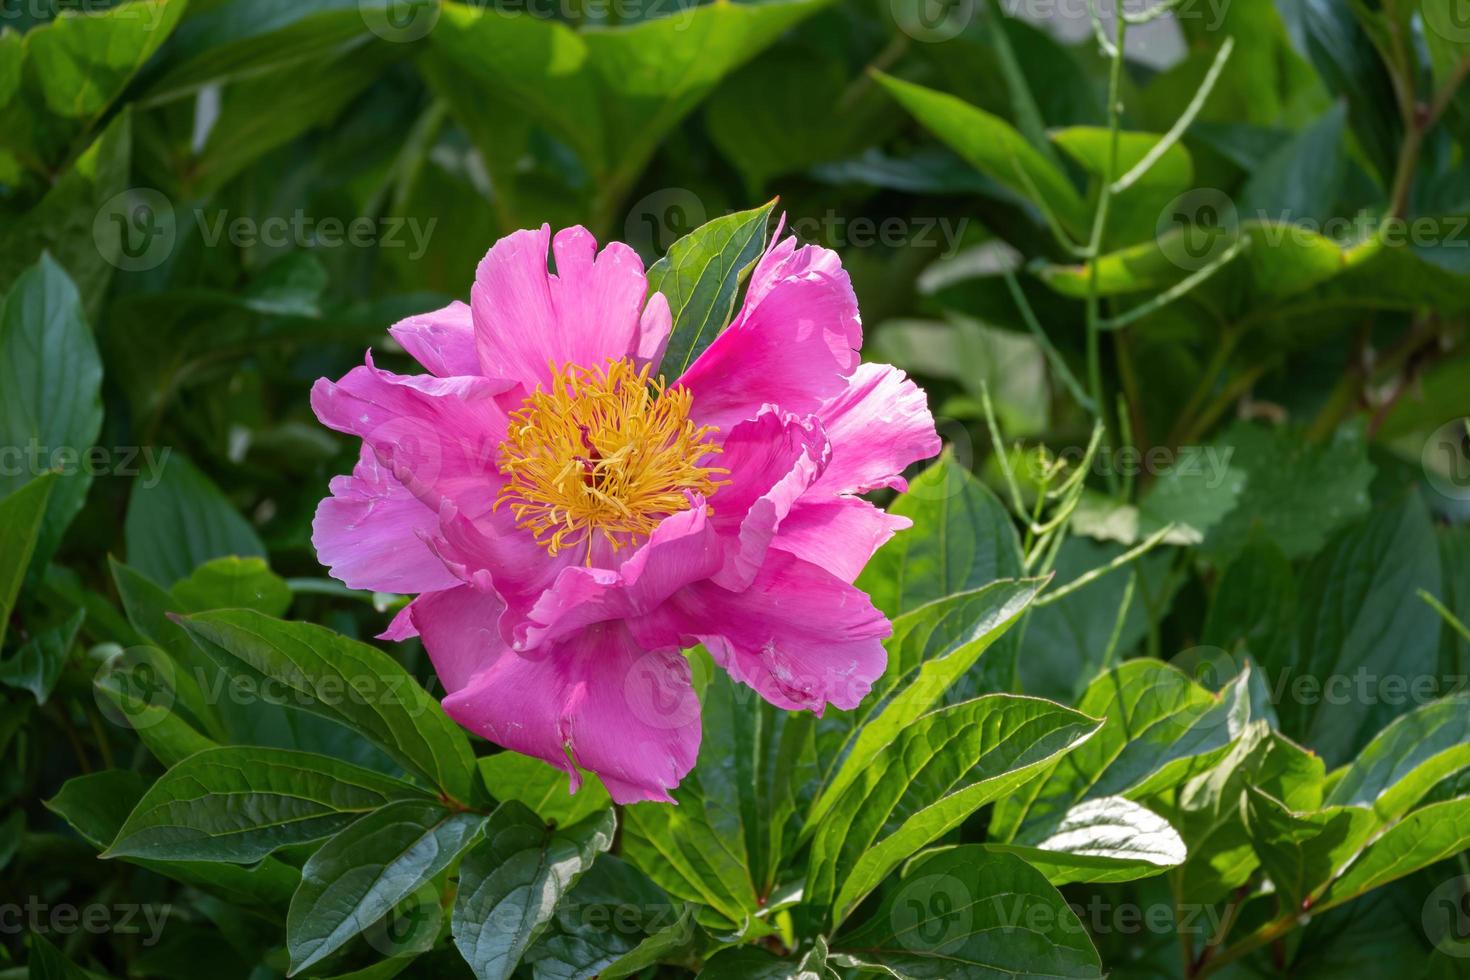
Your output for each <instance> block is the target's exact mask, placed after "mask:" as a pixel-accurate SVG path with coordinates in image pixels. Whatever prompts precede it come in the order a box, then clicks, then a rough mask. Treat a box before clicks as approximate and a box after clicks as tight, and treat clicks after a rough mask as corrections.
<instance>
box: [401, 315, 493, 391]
mask: <svg viewBox="0 0 1470 980" xmlns="http://www.w3.org/2000/svg"><path fill="white" fill-rule="evenodd" d="M388 333H390V334H392V336H393V339H394V340H396V341H398V343H399V345H400V346H402V348H403V349H404V350H405V351H407V352H408V353H409V354H410V355H411V356H412V357H413V358H414V360H416V361H418V362H419V363H420V364H422V365H423V366H424V367H425V368H426V369H427V370H428V371H429V373H430V374H437V375H438V376H439V377H441V378H452V377H456V376H463V375H475V374H479V373H480V355H479V353H478V352H477V351H476V350H475V323H474V319H473V317H472V316H471V315H470V308H469V306H468V305H467V304H465V303H461V302H460V301H459V300H455V301H454V302H453V303H450V304H449V305H448V306H446V307H444V308H443V309H442V310H435V311H433V312H432V313H420V314H418V315H417V316H411V317H408V318H407V319H404V320H399V321H398V322H397V323H395V324H393V326H391V327H389V328H388Z"/></svg>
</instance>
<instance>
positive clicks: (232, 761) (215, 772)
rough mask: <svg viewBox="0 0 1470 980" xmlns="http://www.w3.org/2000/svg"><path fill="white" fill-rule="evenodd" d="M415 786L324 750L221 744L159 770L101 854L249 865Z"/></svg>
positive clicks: (413, 792)
mask: <svg viewBox="0 0 1470 980" xmlns="http://www.w3.org/2000/svg"><path fill="white" fill-rule="evenodd" d="M418 795H420V791H419V790H417V789H415V788H414V787H413V786H410V785H408V784H407V783H404V782H401V781H399V780H397V779H392V778H390V777H388V776H383V775H380V774H378V773H375V772H372V771H370V770H367V769H361V768H358V767H357V766H350V765H348V764H347V763H345V762H338V761H336V760H334V759H329V758H327V757H325V756H319V755H312V754H310V753H306V752H293V751H290V750H287V749H268V748H264V747H236V746H225V747H222V748H217V749H207V750H205V751H203V752H200V753H197V754H196V755H192V756H190V757H189V758H187V759H185V760H184V761H183V762H181V763H179V764H178V765H176V766H174V767H173V768H172V769H170V770H168V771H167V772H165V773H164V774H163V775H162V776H161V777H159V779H158V782H156V783H154V784H153V786H152V787H151V788H149V790H148V792H147V793H145V794H143V798H142V799H141V800H140V801H138V805H137V807H136V808H134V810H133V812H132V813H131V814H130V815H129V816H128V819H127V821H126V822H125V823H124V824H123V827H122V829H121V830H119V831H118V834H117V839H116V840H114V841H113V842H112V846H111V847H109V848H108V849H107V851H106V853H104V854H103V855H102V856H103V857H107V858H112V857H142V858H157V859H162V860H173V861H230V862H234V863H237V864H248V863H250V862H253V861H258V860H260V859H261V858H263V857H265V856H266V855H267V854H270V853H271V852H272V851H276V850H278V849H280V848H282V847H288V846H290V845H292V844H302V843H307V842H309V841H315V840H321V839H323V838H325V837H330V836H331V835H333V834H335V833H336V832H337V831H339V830H341V829H342V828H343V827H345V826H347V825H348V824H349V823H351V822H352V821H354V820H356V819H357V818H358V817H360V816H361V815H363V814H364V813H369V812H371V811H373V810H376V809H378V808H379V807H380V806H383V805H384V804H385V803H388V802H390V801H392V800H398V799H409V798H413V797H415V796H418Z"/></svg>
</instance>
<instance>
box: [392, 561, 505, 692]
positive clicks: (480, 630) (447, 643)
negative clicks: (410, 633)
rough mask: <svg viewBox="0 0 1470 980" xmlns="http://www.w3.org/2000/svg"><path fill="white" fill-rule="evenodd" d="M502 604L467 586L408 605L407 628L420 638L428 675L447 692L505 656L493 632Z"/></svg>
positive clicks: (494, 596)
mask: <svg viewBox="0 0 1470 980" xmlns="http://www.w3.org/2000/svg"><path fill="white" fill-rule="evenodd" d="M503 608H504V605H503V603H501V601H500V599H499V598H498V597H497V596H496V595H495V594H494V593H487V592H482V591H480V590H479V589H476V588H474V587H473V586H469V585H461V586H458V587H457V588H453V589H447V590H445V591H443V592H433V593H430V594H428V595H422V596H419V597H418V598H417V599H415V600H414V601H413V603H412V604H410V605H409V607H408V609H409V610H411V612H410V616H411V618H412V621H413V628H414V629H415V630H417V631H418V635H419V636H420V637H422V638H423V641H424V649H425V650H426V651H428V654H429V660H430V661H432V662H433V664H434V673H435V674H437V675H439V683H441V684H443V685H444V690H445V692H446V693H448V694H454V693H455V692H457V691H461V690H463V689H464V687H465V685H466V684H468V683H469V682H470V679H471V678H472V677H474V676H475V674H477V673H479V672H480V671H482V670H484V669H486V668H487V667H490V666H492V665H493V664H494V663H495V661H496V660H497V659H498V658H499V657H501V656H504V655H506V654H507V648H506V646H505V643H504V642H503V641H502V640H501V638H500V631H499V630H498V629H497V628H496V625H495V623H496V620H497V619H499V618H500V612H501V609H503Z"/></svg>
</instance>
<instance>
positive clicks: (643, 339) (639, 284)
mask: <svg viewBox="0 0 1470 980" xmlns="http://www.w3.org/2000/svg"><path fill="white" fill-rule="evenodd" d="M548 243H549V244H550V246H551V249H552V251H553V252H554V253H555V258H556V274H554V275H553V274H552V273H551V272H549V271H548V270H547V245H548ZM647 292H648V280H647V278H645V276H644V274H643V260H642V259H640V258H639V257H638V253H637V252H635V251H633V250H632V249H631V248H629V247H628V246H626V245H624V244H622V243H621V242H613V243H611V244H609V245H608V246H607V247H606V248H604V249H603V250H602V251H601V252H598V251H597V240H596V239H594V238H593V237H592V234H591V233H590V232H588V231H587V229H585V228H582V227H574V228H566V229H563V230H562V231H559V232H557V233H556V237H555V238H554V239H553V238H552V237H551V227H550V226H549V225H542V226H541V227H540V229H538V230H536V231H517V232H514V233H512V234H510V235H507V236H506V237H505V238H502V239H501V240H500V241H498V242H496V243H495V245H494V247H492V248H491V249H490V251H489V252H488V253H486V255H485V258H484V259H482V260H481V262H480V266H479V269H478V270H476V273H475V285H474V288H473V289H472V290H471V292H470V306H471V309H472V311H473V316H474V322H475V341H476V345H477V347H478V349H479V352H480V364H481V366H482V370H483V373H485V374H488V375H494V376H497V377H507V378H515V379H516V380H518V381H520V382H521V383H522V384H523V385H524V386H525V387H526V390H528V391H530V390H533V389H534V388H535V387H536V386H537V385H538V384H541V385H544V384H546V383H548V382H550V380H551V377H552V373H551V367H550V365H551V364H552V363H553V362H554V363H555V364H557V365H563V364H567V363H571V364H577V365H580V366H582V367H592V366H596V365H601V364H605V363H606V362H607V361H608V360H609V359H613V360H616V359H619V358H623V357H629V356H631V355H634V354H637V353H640V352H642V351H645V350H657V349H659V348H660V346H661V341H660V340H659V339H658V338H657V337H656V334H657V332H658V331H659V330H663V331H664V333H665V336H666V335H667V318H666V317H665V316H662V315H661V314H660V312H659V310H658V308H656V307H655V308H654V309H653V310H652V311H651V312H650V313H648V314H647V315H646V316H645V314H644V309H643V300H644V297H645V295H646V294H647ZM666 310H667V308H666V307H665V312H666ZM645 334H648V335H647V336H646V335H645Z"/></svg>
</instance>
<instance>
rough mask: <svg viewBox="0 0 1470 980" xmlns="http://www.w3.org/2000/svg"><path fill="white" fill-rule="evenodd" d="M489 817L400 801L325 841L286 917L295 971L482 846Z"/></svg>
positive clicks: (426, 802) (307, 867) (306, 868)
mask: <svg viewBox="0 0 1470 980" xmlns="http://www.w3.org/2000/svg"><path fill="white" fill-rule="evenodd" d="M486 819H487V818H485V817H483V816H481V815H479V814H477V813H465V812H455V811H450V810H446V809H444V808H443V807H442V806H440V805H439V804H437V803H434V802H432V801H429V800H400V801H398V802H395V803H389V804H387V805H386V806H384V807H382V808H381V809H379V810H375V811H373V812H372V813H369V814H368V815H367V816H365V817H363V818H362V819H360V820H358V821H357V822H355V823H353V824H352V825H351V826H349V827H347V828H346V829H344V830H342V831H340V832H339V833H338V834H337V835H336V836H334V837H333V838H332V839H331V840H329V841H327V842H326V843H325V844H323V845H322V846H321V848H320V849H318V850H317V852H316V853H315V854H313V855H312V856H311V857H310V858H309V859H308V860H307V862H306V865H305V866H304V867H303V868H302V869H301V887H300V888H298V889H297V890H296V894H295V895H294V896H293V897H292V899H291V910H290V912H289V914H288V915H287V918H286V946H287V948H288V949H289V950H290V953H291V973H292V974H296V973H300V972H301V971H302V970H304V969H306V968H307V967H309V966H311V965H312V964H313V963H316V962H318V961H319V960H321V959H323V958H324V957H326V956H329V955H331V954H332V953H334V952H336V951H337V950H338V949H340V948H341V947H342V946H343V945H344V944H345V943H347V942H348V940H350V939H352V937H354V936H356V935H357V934H358V933H360V932H362V931H363V930H365V929H367V928H368V927H369V926H371V925H373V923H375V922H377V921H378V920H379V919H381V918H382V917H383V916H384V915H387V914H388V913H389V912H390V911H392V910H393V907H394V906H396V905H397V904H398V903H399V902H401V901H403V900H404V899H405V898H408V897H409V896H410V895H412V894H413V893H414V892H416V891H418V889H419V888H421V887H423V886H424V885H426V884H428V883H429V882H430V881H432V880H433V879H434V878H435V877H436V876H437V875H438V874H439V873H440V872H442V871H444V870H445V869H446V868H448V867H449V866H450V865H451V864H453V863H454V862H455V861H456V860H457V859H458V858H459V856H460V855H461V854H463V853H464V852H465V851H466V850H467V849H469V848H470V847H471V846H472V845H473V844H474V842H475V841H476V840H477V839H478V837H479V834H480V831H481V829H482V828H484V826H485V823H486Z"/></svg>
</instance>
